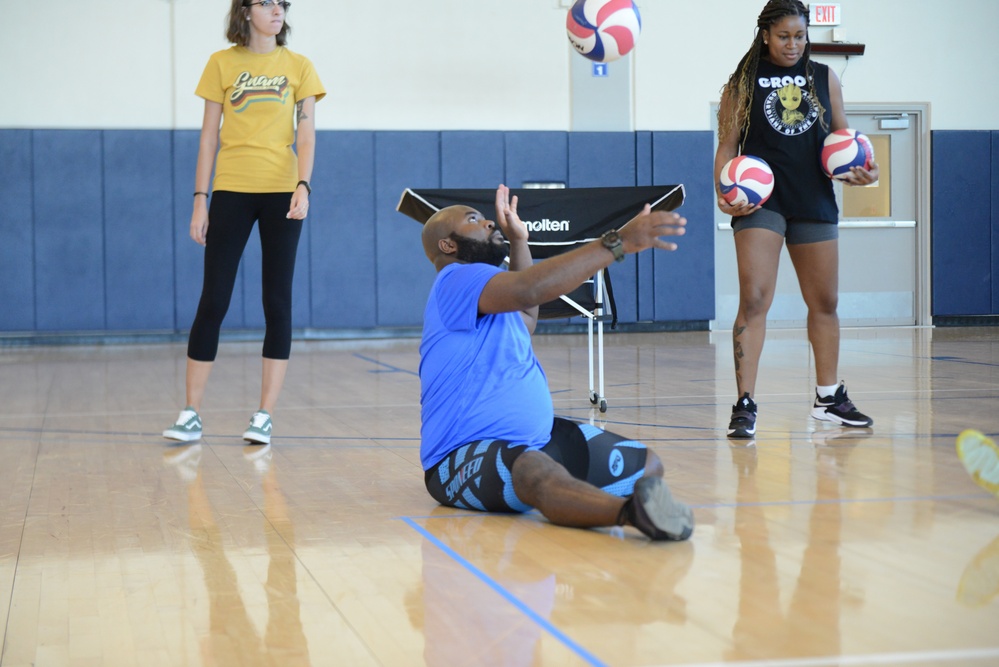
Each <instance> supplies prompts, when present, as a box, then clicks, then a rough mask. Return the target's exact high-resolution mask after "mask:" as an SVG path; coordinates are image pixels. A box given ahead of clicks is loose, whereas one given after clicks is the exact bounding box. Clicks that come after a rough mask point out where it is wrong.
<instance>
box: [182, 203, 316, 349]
mask: <svg viewBox="0 0 999 667" xmlns="http://www.w3.org/2000/svg"><path fill="white" fill-rule="evenodd" d="M290 204H291V193H290V192H267V193H247V192H227V191H224V190H222V191H219V190H216V191H215V192H214V193H213V194H212V203H211V207H210V208H209V210H208V220H209V224H208V236H207V238H206V244H205V281H204V284H203V286H202V288H201V301H200V302H199V303H198V313H197V315H195V317H194V324H192V325H191V337H190V338H189V339H188V342H187V356H188V357H190V358H191V359H193V360H195V361H215V355H216V354H218V349H219V330H220V329H221V328H222V320H223V319H225V314H226V312H227V311H228V310H229V302H230V300H231V299H232V288H233V286H234V285H235V284H236V271H237V270H238V269H239V261H240V259H241V258H242V257H243V249H244V248H245V247H246V241H247V240H248V239H249V238H250V232H251V231H252V230H253V223H254V222H259V226H258V228H259V233H260V249H261V265H262V266H261V273H262V276H261V277H262V281H261V282H262V284H263V302H264V319H265V321H266V322H267V328H266V332H265V333H264V351H263V356H264V357H266V358H268V359H287V358H288V357H289V356H290V355H291V285H292V279H293V278H294V276H295V257H296V255H297V254H298V238H299V237H300V236H301V235H302V221H301V220H289V219H288V218H287V217H285V216H287V215H288V208H289V206H290Z"/></svg>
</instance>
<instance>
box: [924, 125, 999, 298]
mask: <svg viewBox="0 0 999 667" xmlns="http://www.w3.org/2000/svg"><path fill="white" fill-rule="evenodd" d="M932 143H933V147H932V156H933V157H932V180H933V184H932V195H931V197H932V199H931V201H932V203H931V209H932V215H933V234H932V255H933V256H932V271H933V315H934V316H973V315H995V314H999V132H995V131H963V130H962V131H956V130H955V131H941V132H934V133H933V135H932Z"/></svg>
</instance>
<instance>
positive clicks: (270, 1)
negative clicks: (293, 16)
mask: <svg viewBox="0 0 999 667" xmlns="http://www.w3.org/2000/svg"><path fill="white" fill-rule="evenodd" d="M253 5H260V8H261V9H274V7H275V6H277V7H280V8H281V9H283V10H284V11H288V8H289V7H291V3H290V2H275V1H274V0H260V1H259V2H246V3H244V4H243V6H244V7H252V6H253Z"/></svg>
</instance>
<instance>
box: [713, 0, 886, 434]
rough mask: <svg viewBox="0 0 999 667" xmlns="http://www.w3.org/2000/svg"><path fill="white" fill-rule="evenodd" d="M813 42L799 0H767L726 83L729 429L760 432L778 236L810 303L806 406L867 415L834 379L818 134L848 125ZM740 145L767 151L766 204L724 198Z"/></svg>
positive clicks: (830, 233)
mask: <svg viewBox="0 0 999 667" xmlns="http://www.w3.org/2000/svg"><path fill="white" fill-rule="evenodd" d="M810 51H811V48H810V44H809V41H808V10H807V9H806V8H805V6H804V5H803V4H802V3H801V2H800V1H799V0H770V2H768V3H767V5H766V6H765V7H764V8H763V11H762V12H761V13H760V15H759V18H758V19H757V33H756V36H755V38H754V40H753V44H752V46H751V47H750V49H749V51H748V52H747V53H746V54H745V55H744V56H743V57H742V59H741V60H740V61H739V64H738V66H737V67H736V69H735V71H734V72H733V73H732V74H731V76H730V77H729V79H728V82H727V83H726V84H725V87H724V88H723V89H722V99H721V105H720V106H719V110H718V151H717V153H716V154H715V184H716V186H715V187H716V188H718V208H719V209H721V211H722V212H723V213H726V214H727V215H731V216H732V228H733V230H735V234H734V236H735V247H736V258H737V261H738V269H739V312H738V314H737V315H736V319H735V326H734V327H733V345H734V353H735V380H736V387H737V396H738V399H737V401H736V404H735V405H734V406H733V408H732V419H731V422H730V423H729V428H728V436H729V437H733V438H752V437H754V436H755V434H756V413H757V407H756V403H755V401H754V399H753V395H754V393H755V389H756V377H757V370H758V367H759V361H760V353H761V352H762V350H763V341H764V338H765V336H766V319H767V312H768V311H769V309H770V304H771V303H772V301H773V297H774V291H775V289H776V284H777V264H778V261H779V259H780V251H781V247H782V246H783V245H784V243H785V242H786V243H787V249H788V253H789V254H790V256H791V261H792V263H793V264H794V268H795V272H796V273H797V276H798V284H799V286H800V287H801V295H802V297H803V298H804V300H805V304H806V305H807V306H808V340H809V342H810V343H811V345H812V349H813V350H814V353H815V373H816V379H817V386H816V397H815V403H814V405H813V406H812V413H811V414H812V416H813V417H814V418H816V419H821V420H825V421H832V422H835V423H838V424H842V425H844V426H855V427H869V426H871V425H872V424H873V420H871V419H870V418H869V417H867V416H866V415H864V414H862V413H860V412H859V411H858V410H857V409H856V407H854V405H853V404H852V403H851V402H850V400H849V398H848V397H847V394H846V386H845V385H844V384H842V383H839V380H838V377H839V375H838V373H839V371H838V362H839V316H838V315H837V312H836V307H837V300H838V273H839V245H838V241H837V238H838V229H837V227H836V223H837V220H838V217H839V211H838V209H837V207H836V201H835V198H834V196H833V188H832V182H831V181H830V180H829V178H828V177H827V176H826V175H825V174H824V173H823V172H822V169H821V162H820V156H821V150H822V142H823V140H824V139H825V137H826V136H827V135H828V134H829V132H831V131H834V130H839V129H843V128H846V127H847V120H846V111H845V109H844V107H843V91H842V88H841V86H840V83H839V79H838V78H837V77H836V75H835V73H834V72H832V71H830V70H829V68H828V67H826V66H825V65H822V64H820V63H815V62H812V61H811V59H810V58H809V54H810ZM740 154H745V155H754V156H756V157H759V158H762V159H764V160H766V161H767V163H768V164H769V165H770V167H771V169H772V170H773V172H774V190H773V194H772V195H771V197H770V199H769V200H768V201H766V202H765V203H764V205H763V206H753V205H752V204H747V203H743V204H730V203H728V202H727V201H726V200H725V199H724V198H723V197H722V196H721V190H720V187H719V186H718V183H719V179H720V176H721V171H722V168H723V167H724V166H725V164H726V163H727V162H728V161H729V160H731V159H732V158H734V157H736V156H737V155H740ZM877 178H878V167H877V165H876V164H872V165H871V168H870V169H869V170H867V169H862V168H857V167H854V168H853V169H852V170H851V173H850V174H849V175H847V177H846V178H845V181H846V182H847V183H849V184H850V185H866V184H869V183H873V182H874V181H876V180H877Z"/></svg>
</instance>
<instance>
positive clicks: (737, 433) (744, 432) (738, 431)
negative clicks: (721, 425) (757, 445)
mask: <svg viewBox="0 0 999 667" xmlns="http://www.w3.org/2000/svg"><path fill="white" fill-rule="evenodd" d="M754 435H756V429H755V428H754V429H753V430H752V431H750V430H748V429H744V428H732V429H729V431H728V437H730V438H752V437H753V436H754Z"/></svg>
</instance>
